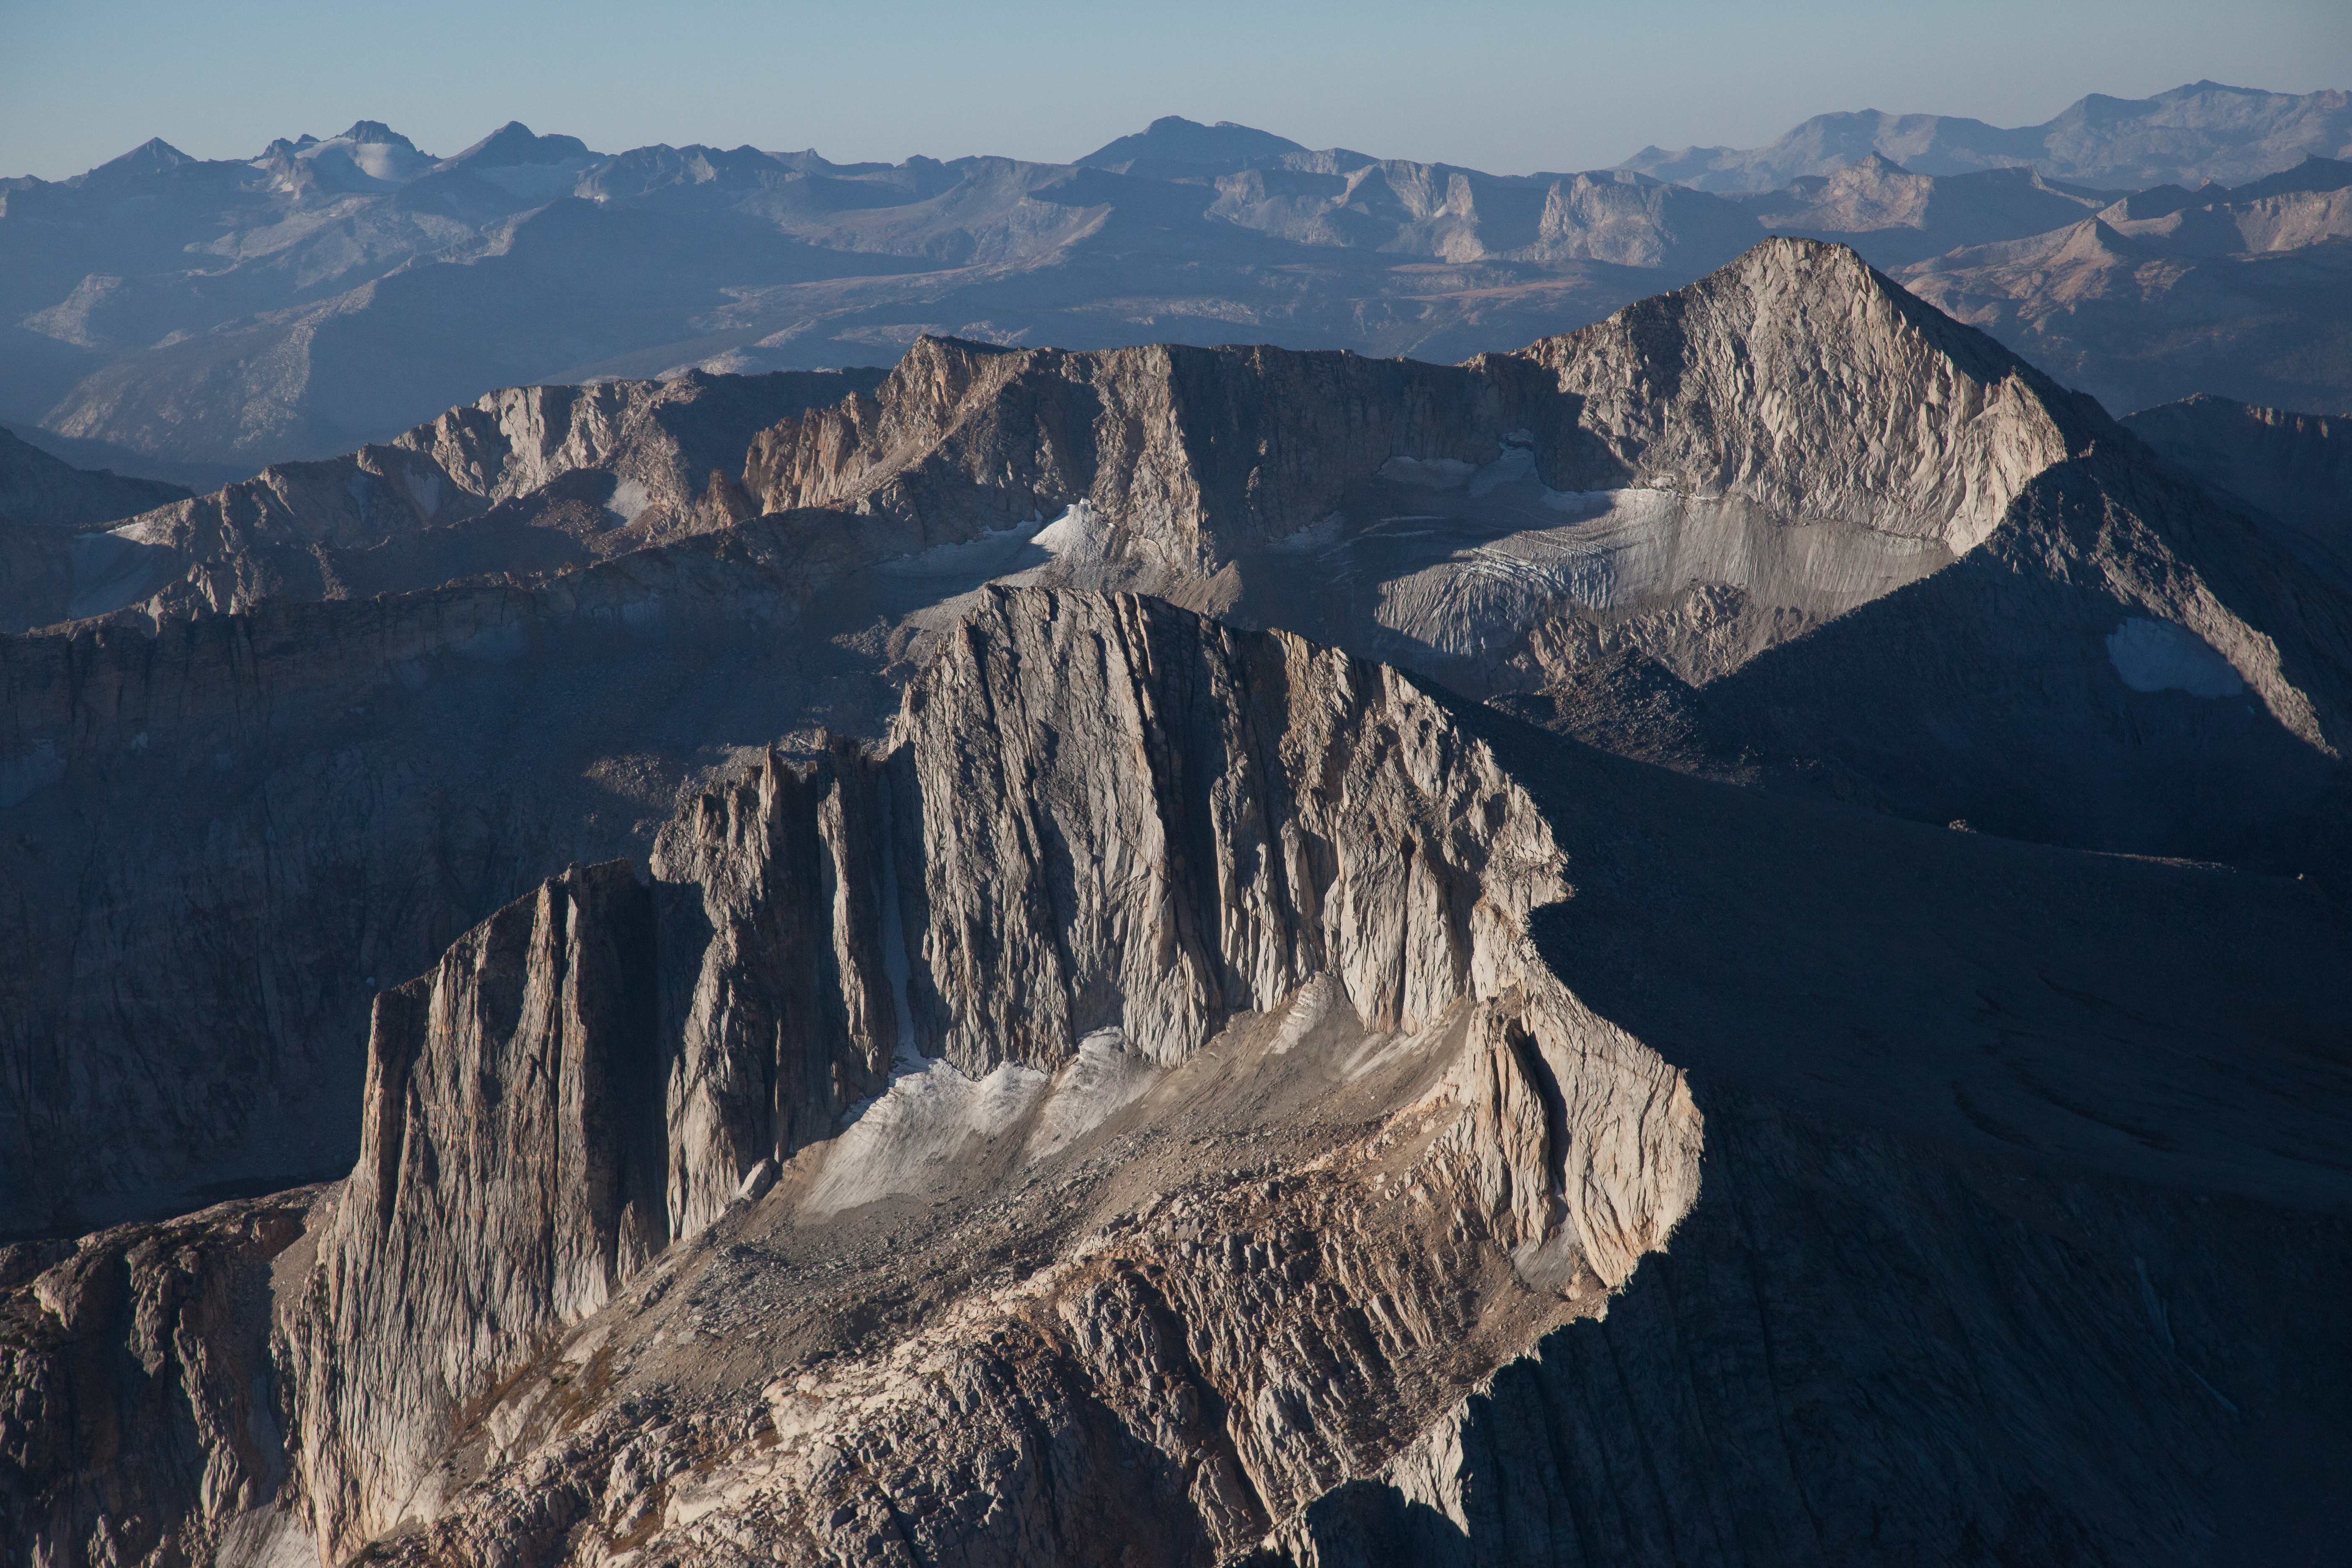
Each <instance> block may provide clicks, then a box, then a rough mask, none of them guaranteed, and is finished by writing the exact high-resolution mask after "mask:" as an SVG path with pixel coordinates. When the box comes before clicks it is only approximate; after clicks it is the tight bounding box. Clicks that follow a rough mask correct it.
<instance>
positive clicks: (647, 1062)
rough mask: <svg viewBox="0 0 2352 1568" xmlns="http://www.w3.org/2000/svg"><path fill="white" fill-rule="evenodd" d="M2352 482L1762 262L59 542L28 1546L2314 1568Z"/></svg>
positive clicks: (35, 987) (400, 1557) (2336, 1498)
mask: <svg viewBox="0 0 2352 1568" xmlns="http://www.w3.org/2000/svg"><path fill="white" fill-rule="evenodd" d="M1212 129H1215V128H1212ZM299 151H301V149H299V148H298V149H296V152H297V153H299ZM289 156H292V154H289ZM322 157H323V155H322ZM319 161H320V160H317V159H314V160H312V163H317V162H319ZM378 166H379V167H382V168H393V167H394V165H392V164H389V163H380V164H379V165H378ZM352 167H353V168H354V169H356V170H357V171H358V174H357V175H352V176H350V177H353V178H356V177H360V176H364V177H367V178H372V179H373V178H387V179H388V178H391V177H393V176H392V175H391V174H377V173H373V172H371V170H370V165H369V163H367V162H366V161H365V160H362V159H360V158H357V157H354V158H353V160H352ZM422 177H423V176H420V178H422ZM1858 177H1868V178H1873V179H1877V178H1883V177H1884V176H1883V174H1882V173H1880V172H1876V171H1875V166H1874V165H1871V166H1864V167H1863V175H1862V176H1858ZM2000 177H2003V178H2011V177H2013V176H2008V175H2002V176H2000ZM404 188H406V187H404ZM2181 210H2189V209H2181ZM2135 432H2140V433H2135ZM2339 440H2340V430H2339V429H2338V426H2337V424H2336V422H2333V421H2330V420H2327V419H2325V418H2321V417H2318V416H2284V415H2274V414H2268V413H2265V412H2263V411H2262V410H2258V409H2252V408H2250V407H2248V406H2247V405H2238V404H2231V403H2225V402H2222V401H2220V400H2216V399H2205V400H2200V401H2197V402H2194V403H2190V404H2184V405H2177V406H2173V407H2171V408H2169V409H2163V410H2154V411H2149V412H2147V413H2145V414H2142V415H2139V416H2135V417H2134V419H2133V420H2132V422H2131V423H2130V424H2129V425H2128V426H2126V425H2125V424H2120V423H2118V422H2117V421H2116V420H2114V419H2112V418H2110V417H2109V416H2108V415H2107V414H2106V412H2105V410H2104V409H2102V408H2101V407H2100V405H2098V404H2097V402H2095V400H2093V399H2091V398H2088V397H2086V396H2084V395H2081V394H2079V393H2076V392H2074V391H2071V390H2069V389H2068V388H2066V387H2065V386H2063V385H2062V384H2059V383H2058V382H2057V381H2055V380H2053V378H2051V377H2050V376H2049V375H2047V374H2044V373H2042V371H2040V370H2038V369H2036V368H2035V367H2034V366H2032V364H2031V363H2028V362H2026V361H2025V360H2024V359H2022V358H2021V357H2020V356H2019V355H2018V354H2016V353H2014V352H2012V351H2011V350H2010V349H2008V348H2006V347H2004V346H2003V345H2001V344H2000V342H1997V341H1995V340H1994V339H1993V338H1991V337H1990V336H1988V335H1986V334H1985V333H1983V332H1981V331H1977V330H1976V329H1974V328H1971V327H1969V326H1968V325H1966V324H1965V323H1962V322H1959V321H1955V320H1953V319H1951V318H1950V317H1948V316H1947V315H1945V314H1943V313H1942V312H1940V311H1939V310H1937V309H1936V308H1935V307H1934V306H1933V305H1932V304H1930V303H1928V302H1927V301H1926V300H1922V299H1920V298H1919V297H1917V296H1916V295H1914V294H1912V293H1910V292H1908V291H1906V289H1903V288H1902V287H1901V286H1900V285H1899V284H1897V283H1896V282H1895V281H1893V280H1891V279H1889V278H1888V277H1887V276H1886V275H1885V273H1884V272H1882V271H1879V270H1876V269H1874V268H1872V267H1871V266H1869V265H1868V264H1867V263H1866V262H1865V261H1864V258H1862V257H1861V256H1860V255H1858V254H1857V253H1856V252H1855V251H1854V250H1853V249H1852V248H1850V247H1844V246H1842V245H1837V244H1832V243H1829V242H1825V241H1822V240H1818V239H1811V238H1801V237H1779V238H1773V239H1768V240H1765V241H1763V242H1761V243H1759V244H1758V245H1756V246H1754V247H1750V248H1749V249H1748V250H1747V251H1745V252H1743V253H1742V254H1740V255H1739V256H1738V257H1736V258H1734V259H1733V260H1732V261H1730V262H1729V263H1727V265H1725V266H1723V267H1721V268H1717V269H1716V270H1714V271H1713V272H1710V273H1708V274H1707V275H1706V276H1705V277H1703V278H1701V279H1698V280H1697V281H1696V282H1694V283H1692V284H1689V285H1686V286H1685V287H1683V288H1681V289H1675V290H1673V291H1670V292H1668V293H1665V294H1662V295H1657V296H1654V297H1651V298H1648V299H1644V300H1638V301H1636V302H1634V303H1633V304H1632V305H1629V306H1627V307H1625V308H1624V309H1622V310H1618V311H1616V312H1614V313H1612V315H1611V316H1609V317H1608V318H1607V319H1605V320H1603V321H1600V322H1597V323H1594V324H1592V325H1590V326H1586V327H1583V328H1580V329H1579V330H1577V331H1570V332H1565V333H1557V334H1551V335H1548V336H1543V337H1539V338H1538V339H1536V340H1534V341H1532V342H1528V343H1526V344H1523V345H1521V346H1520V347H1518V348H1517V349H1514V350H1511V351H1509V352H1504V353H1483V354H1479V355H1475V356H1473V357H1471V358H1469V359H1468V360H1466V361H1465V362H1464V363H1459V364H1453V365H1444V364H1428V363H1415V362H1412V361H1410V360H1394V359H1370V358H1366V357H1364V356H1362V355H1360V354H1355V353H1347V352H1343V351H1338V350H1328V349H1327V350H1313V351H1300V350H1291V349H1283V348H1276V347H1270V346H1258V347H1251V348H1231V347H1227V348H1202V347H1196V346H1190V345H1184V344H1157V345H1144V346H1135V347H1117V348H1109V349H1095V350H1066V349H1058V348H1043V347H1037V348H1031V347H1020V346H1007V345H1004V344H1000V343H991V342H976V341H971V340H957V339H947V338H933V337H923V338H919V339H917V340H916V341H915V342H913V343H912V344H911V345H910V346H909V347H908V350H907V352H906V353H904V354H902V355H901V356H899V358H898V363H896V364H895V365H894V366H893V367H892V368H891V369H890V370H889V371H888V373H887V374H884V375H878V376H877V375H876V374H871V373H859V372H851V371H838V370H836V371H833V372H800V373H768V374H759V375H731V374H714V373H709V372H700V371H698V372H695V373H693V374H683V375H679V376H677V377H674V378H672V379H669V380H667V381H662V380H636V381H620V382H614V383H607V384H601V385H597V386H593V387H583V388H564V387H548V386H541V387H531V388H514V389H508V390H504V391H499V392H493V393H489V394H486V395H482V396H480V397H478V398H477V399H475V400H473V401H471V402H468V403H465V404H461V405H457V406H455V407H452V408H450V409H447V410H445V411H443V412H441V413H440V414H439V415H437V416H436V417H435V418H433V419H430V420H427V421H425V422H423V423H421V424H420V425H418V426H415V428H413V429H411V430H410V431H408V432H406V433H404V434H401V435H398V436H397V437H395V438H394V439H393V440H391V441H389V442H387V443H384V444H382V445H379V446H373V447H364V448H362V449H360V450H358V451H356V452H353V453H351V454H347V455H345V456H343V457H341V458H333V459H322V460H319V461H317V462H311V463H295V464H281V465H272V466H271V467H270V468H268V469H266V470H265V471H264V472H263V473H262V474H261V475H260V476H259V477H258V478H257V479H251V480H247V481H240V482H239V483H238V484H236V485H232V486H230V487H227V488H226V489H222V490H219V491H216V492H214V493H213V494H210V495H207V496H203V497H194V498H184V499H167V500H163V503H162V504H160V505H158V506H154V507H151V508H150V509H148V510H146V511H144V512H142V513H141V514H140V515H139V517H138V518H137V519H135V520H134V521H132V522H131V523H130V524H126V525H121V526H118V527H115V528H110V529H109V528H100V529H99V530H98V531H85V532H75V531H72V530H71V529H69V528H63V527H60V526H59V525H58V524H44V525H34V524H26V525H24V526H26V527H32V526H46V527H48V528H50V529H52V530H54V531H57V532H58V535H59V536H60V537H63V538H66V539H68V540H70V541H71V542H73V544H74V545H75V546H76V548H77V550H79V546H81V545H83V544H86V543H89V542H93V541H95V542H99V543H98V551H99V552H101V553H100V555H91V556H90V557H89V560H88V561H85V559H84V556H85V555H86V554H89V552H79V553H73V554H70V555H69V556H68V559H67V561H66V565H65V570H66V572H67V574H68V581H69V583H70V588H69V600H70V599H71V598H74V597H79V596H80V595H92V594H99V593H100V592H101V591H103V592H104V593H105V595H106V599H105V601H103V602H99V601H89V602H84V603H81V604H79V605H75V604H73V603H71V602H69V603H68V613H70V612H71V611H72V610H73V609H75V608H77V607H79V608H81V609H90V610H96V611H98V612H99V613H96V614H92V615H87V616H81V617H80V618H75V619H67V620H63V621H60V622H58V623H56V624H50V625H44V626H39V627H37V629H33V630H30V631H28V632H24V633H18V634H12V635H6V636H0V689H5V693H6V697H7V708H6V710H5V731H0V784H5V794H0V799H5V803H6V804H5V805H0V811H5V814H6V826H7V829H8V831H7V833H6V834H5V836H0V883H5V885H6V886H8V887H11V888H16V889H51V890H52V896H49V897H46V898H34V897H27V898H22V899H19V900H15V901H13V903H11V904H10V905H9V906H8V907H7V908H5V910H0V921H5V922H6V924H5V933H6V934H5V940H0V953H5V954H6V955H7V957H6V960H5V962H6V963H8V965H9V967H8V969H7V970H6V972H5V980H0V996H5V999H6V1000H5V1007H0V1127H5V1129H6V1132H5V1138H0V1160H5V1167H0V1198H5V1220H0V1224H5V1225H6V1226H8V1227H9V1229H10V1231H11V1232H12V1236H11V1239H10V1240H9V1241H7V1242H6V1243H5V1245H0V1412H5V1416H6V1423H5V1426H0V1529H5V1533H6V1536H7V1538H8V1539H9V1540H11V1541H21V1542H30V1543H32V1546H33V1548H34V1550H35V1551H36V1552H38V1553H45V1554H46V1555H47V1560H48V1561H53V1562H59V1563H75V1564H80V1563H89V1562H96V1561H100V1560H105V1561H112V1562H135V1563H152V1564H155V1565H156V1568H162V1565H163V1564H165V1563H180V1562H187V1561H209V1562H213V1563H217V1564H223V1565H227V1568H241V1565H244V1564H264V1563H270V1564H275V1563H293V1562H298V1561H299V1562H306V1563H307V1562H310V1561H319V1562H322V1563H344V1562H349V1561H352V1560H353V1559H354V1558H355V1557H362V1556H363V1557H365V1558H366V1559H367V1560H369V1561H373V1562H392V1563H414V1564H418V1565H420V1568H421V1565H424V1564H428V1563H430V1564H441V1563H456V1562H467V1563H472V1562H497V1563H518V1564H520V1563H582V1564H587V1563H599V1564H602V1563H645V1562H663V1563H669V1562H675V1563H681V1564H713V1565H717V1564H731V1563H742V1562H746V1561H754V1560H759V1561H793V1562H810V1563H854V1562H865V1561H874V1560H880V1561H901V1562H908V1563H912V1562H928V1561H962V1562H969V1563H1007V1564H1010V1563H1038V1562H1044V1563H1093V1562H1098V1561H1105V1560H1111V1561H1116V1560H1119V1559H1120V1558H1121V1557H1122V1556H1123V1557H1124V1559H1125V1560H1127V1561H1131V1562H1143V1563H1170V1564H1175V1563H1187V1564H1191V1563H1200V1564H1207V1563H1240V1562H1247V1563H1295V1564H1301V1565H1304V1564H1308V1563H1324V1564H1336V1563H1349V1564H1363V1565H1365V1568H1373V1565H1387V1564H1403V1563H1431V1562H1436V1563H1502V1562H1516V1563H1527V1562H1533V1563H1547V1564H1550V1563H1559V1564H1570V1563H1591V1562H1596V1561H1622V1560H1629V1559H1631V1560H1657V1559H1660V1558H1672V1557H1680V1558H1682V1559H1685V1560H1688V1561H1693V1562H1702V1563H1811V1562H1821V1561H1838V1562H1885V1563H1898V1562H1900V1563H1910V1562H1917V1561H1923V1560H1926V1561H1935V1560H1947V1561H1954V1562H1960V1561H1968V1560H1970V1557H1971V1555H1972V1554H1973V1555H1974V1556H1975V1557H1977V1558H1981V1559H1987V1560H1992V1561H1999V1560H2000V1559H2001V1558H2003V1557H2004V1556H2005V1557H2007V1558H2009V1559H2011V1560H2015V1561H2034V1562H2046V1561H2084V1562H2099V1561H2131V1562H2135V1563H2181V1564H2191V1563H2210V1562H2212V1561H2215V1560H2217V1559H2218V1560H2221V1561H2232V1560H2238V1561H2252V1562H2268V1561H2295V1560H2298V1558H2299V1557H2308V1556H2310V1555H2311V1554H2313V1553H2315V1552H2325V1550H2326V1547H2327V1543H2328V1542H2332V1541H2336V1540H2341V1539H2342V1538H2343V1531H2344V1528H2345V1525H2346V1521H2347V1518H2352V1515H2347V1511H2346V1510H2345V1508H2344V1506H2343V1502H2342V1498H2341V1494H2340V1489H2333V1487H2334V1483H2333V1482H2332V1480H2331V1479H2330V1478H2332V1477H2336V1476H2338V1475H2340V1473H2341V1471H2342V1468H2343V1466H2344V1464H2345V1463H2346V1461H2347V1459H2352V1424H2347V1421H2346V1420H2345V1419H2344V1412H2345V1411H2346V1410H2347V1408H2352V1359H2347V1355H2346V1353H2345V1347H2346V1346H2347V1345H2352V1323H2347V1321H2346V1315H2345V1314H2346V1307H2345V1303H2347V1301H2352V1289H2347V1287H2352V1233H2347V1229H2346V1226H2345V1220H2344V1217H2343V1216H2344V1215H2345V1213H2346V1212H2347V1204H2352V1194H2347V1190H2346V1187H2345V1182H2344V1175H2343V1169H2342V1163H2341V1160H2340V1157H2339V1151H2340V1150H2341V1148H2342V1147H2343V1144H2344V1140H2345V1135H2346V1128H2347V1122H2352V1076H2347V1075H2352V1058H2347V1055H2346V1042H2345V1037H2344V1032H2343V1019H2344V1018H2345V1017H2346V1016H2347V1010H2352V995H2348V994H2347V991H2346V986H2347V978H2348V977H2352V925H2347V920H2346V917H2345V914H2344V904H2343V900H2344V898H2345V897H2346V896H2347V887H2346V885H2345V883H2344V880H2343V876H2342V868H2343V866H2344V865H2345V864H2347V846H2352V831H2347V828H2352V790H2347V773H2346V767H2345V763H2344V761H2343V756H2344V752H2345V747H2346V745H2347V736H2352V592H2347V578H2346V576H2345V574H2344V568H2343V563H2344V561H2345V559H2346V554H2345V552H2344V551H2343V548H2342V547H2343V540H2342V538H2341V533H2340V528H2339V527H2338V525H2337V521H2336V513H2333V512H2330V511H2327V510H2326V504H2325V503H2326V486H2327V485H2328V484H2329V483H2331V482H2332V479H2331V476H2334V475H2335V474H2336V472H2337V469H2338V467H2339V466H2340V464H2339V459H2340V457H2341V454H2340V453H2337V452H2336V451H2335V444H2336V442H2338V441H2339ZM2305 480H2308V481H2309V482H2310V484H2311V485H2312V486H2315V487H2316V488H2315V489H2306V488H2305ZM94 482H95V481H93V483H94ZM2311 497H2317V498H2318V500H2319V502H2320V504H2318V505H2307V504H2306V500H2308V499H2309V498H2311ZM2289 517H2292V518H2293V519H2294V521H2286V520H2287V519H2288V518H2289ZM86 567H87V568H88V571H87V573H85V568H86ZM370 571H380V572H381V574H382V575H381V576H380V577H377V578H373V579H371V578H369V577H368V576H367V575H366V574H367V573H368V572H370ZM40 613H46V612H42V611H38V610H36V611H33V612H30V614H32V615H34V616H37V615H38V614H40ZM87 1542H104V1543H106V1544H105V1550H104V1552H103V1553H101V1552H98V1551H97V1550H96V1549H93V1548H90V1547H88V1546H87V1545H85V1544H84V1543H87ZM2233 1552H2234V1553H2236V1554H2237V1555H2236V1557H2235V1558H2234V1559H2233V1558H2232V1556H2231V1553H2233Z"/></svg>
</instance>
